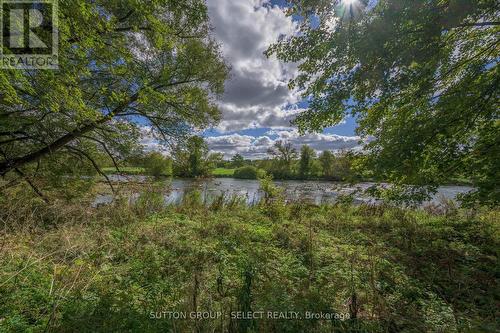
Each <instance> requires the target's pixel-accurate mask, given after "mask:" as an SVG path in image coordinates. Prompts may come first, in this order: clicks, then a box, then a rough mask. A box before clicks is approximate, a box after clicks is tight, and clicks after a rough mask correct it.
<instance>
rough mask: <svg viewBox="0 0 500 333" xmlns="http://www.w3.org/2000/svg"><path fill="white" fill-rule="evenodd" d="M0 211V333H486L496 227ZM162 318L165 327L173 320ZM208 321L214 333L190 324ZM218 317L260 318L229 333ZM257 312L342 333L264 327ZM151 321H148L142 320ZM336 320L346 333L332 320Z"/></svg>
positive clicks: (394, 213)
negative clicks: (199, 316) (203, 315)
mask: <svg viewBox="0 0 500 333" xmlns="http://www.w3.org/2000/svg"><path fill="white" fill-rule="evenodd" d="M265 186H267V187H268V188H267V194H266V196H265V199H264V200H263V201H262V202H261V203H259V204H258V205H256V206H253V207H248V206H246V205H245V204H244V200H241V199H238V198H236V197H233V198H224V197H221V198H219V199H217V200H213V201H212V202H211V203H210V204H205V203H204V200H203V198H201V197H200V196H199V194H196V192H193V193H191V194H189V195H187V196H186V197H185V198H184V200H183V202H182V204H180V205H177V206H169V205H166V204H165V203H164V200H163V197H162V195H161V191H160V190H159V189H158V188H155V187H150V188H147V189H145V191H144V192H143V194H141V195H140V197H139V198H138V199H137V200H136V201H133V202H131V201H129V200H126V199H122V200H115V202H114V203H112V204H111V205H109V206H103V207H99V208H91V207H90V204H88V202H84V201H81V202H79V203H76V202H75V203H72V204H70V203H67V202H61V201H55V202H53V203H51V204H50V205H46V204H45V203H42V202H40V201H39V200H38V199H34V198H30V197H28V196H27V194H26V193H21V192H19V193H16V195H12V196H9V197H2V199H1V202H0V205H1V209H0V219H1V221H2V225H3V229H2V234H1V240H0V251H1V253H2V255H1V256H0V267H1V268H0V331H1V332H4V331H5V332H27V331H30V332H75V331H79V332H458V331H469V332H479V331H481V332H494V331H495V330H496V329H497V328H498V326H497V325H498V323H497V322H496V318H497V316H496V314H497V313H496V304H497V303H496V302H497V301H498V294H497V292H496V289H495V287H496V286H497V280H496V279H497V276H498V275H497V274H498V267H499V265H498V249H499V248H500V247H499V245H500V244H499V237H498V236H499V219H498V211H481V212H477V213H476V214H470V212H467V211H464V210H461V209H456V210H449V211H447V212H446V213H443V212H441V211H428V212H426V211H424V210H405V209H398V208H394V207H386V206H369V205H362V206H359V207H354V206H351V205H347V204H339V205H333V206H316V205H310V204H307V203H301V202H298V203H288V204H285V203H284V201H282V200H281V199H280V195H279V193H278V192H276V191H274V188H273V186H272V184H271V183H269V184H267V185H265ZM163 311H181V312H185V313H187V315H188V318H187V319H186V320H174V319H169V318H168V316H167V317H165V316H166V315H164V314H162V312H163ZM197 311H212V312H217V311H221V312H223V313H224V315H223V316H222V317H220V318H216V319H206V320H196V319H189V316H190V313H191V312H197ZM231 311H244V312H247V311H265V312H266V316H265V317H264V318H263V319H235V318H232V317H231V315H230V314H231ZM267 311H283V312H286V311H294V312H298V313H300V314H301V315H302V316H304V315H305V314H306V312H308V311H309V312H314V313H320V312H323V313H338V314H342V315H343V317H342V318H343V319H344V320H334V319H332V320H316V319H305V318H302V319H289V320H285V319H282V320H274V319H270V318H267ZM152 317H154V318H156V317H162V318H161V319H157V318H156V319H153V318H152ZM347 318H349V319H347Z"/></svg>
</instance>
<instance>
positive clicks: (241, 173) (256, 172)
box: [234, 165, 265, 179]
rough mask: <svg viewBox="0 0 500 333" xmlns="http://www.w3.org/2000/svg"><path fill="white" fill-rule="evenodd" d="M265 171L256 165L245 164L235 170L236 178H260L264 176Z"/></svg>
mask: <svg viewBox="0 0 500 333" xmlns="http://www.w3.org/2000/svg"><path fill="white" fill-rule="evenodd" d="M264 175H265V171H264V170H262V169H257V168H256V167H254V166H250V165H249V166H244V167H241V168H238V169H236V170H234V178H239V179H260V178H262V177H264Z"/></svg>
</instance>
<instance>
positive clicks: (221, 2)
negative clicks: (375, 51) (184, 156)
mask: <svg viewBox="0 0 500 333" xmlns="http://www.w3.org/2000/svg"><path fill="white" fill-rule="evenodd" d="M283 3H284V1H283V0H207V5H208V11H209V16H210V21H211V24H212V26H213V28H214V32H213V33H214V37H215V38H216V39H217V41H218V42H219V43H220V46H221V50H222V53H223V56H224V58H225V60H226V61H227V62H228V63H229V65H230V66H231V73H230V78H229V80H228V81H227V82H226V85H225V93H224V95H223V96H222V98H221V99H220V100H219V101H218V104H219V108H220V110H221V112H222V121H221V122H220V123H219V125H218V126H217V127H215V128H212V129H209V130H207V131H205V132H204V133H203V135H204V137H205V139H206V141H207V142H208V144H209V147H210V149H211V151H213V152H221V153H223V154H224V156H225V158H227V159H229V158H230V157H231V156H233V155H234V154H236V153H239V154H241V155H243V156H244V157H245V158H249V159H259V158H264V157H266V155H267V154H266V152H267V150H268V148H270V147H271V146H272V145H273V144H274V142H275V141H276V140H287V141H290V142H292V144H293V145H294V146H295V147H296V148H297V149H300V146H301V145H303V144H308V145H310V146H311V147H312V148H313V149H315V150H317V151H318V152H319V151H323V150H332V151H338V150H342V149H358V148H359V140H360V138H359V137H357V136H355V133H354V131H355V127H356V122H355V120H354V119H352V118H347V119H345V120H344V121H343V122H342V123H341V124H339V125H338V126H335V127H332V128H328V129H326V130H325V131H324V132H323V133H317V134H307V135H305V136H300V135H299V133H298V131H297V129H296V128H294V127H292V125H291V124H290V121H291V120H293V118H294V116H295V115H296V114H297V113H298V112H301V111H304V110H306V109H307V103H306V102H304V101H303V100H302V98H301V94H300V92H299V91H294V90H289V89H288V81H289V80H290V79H291V78H292V77H294V76H295V75H296V74H297V65H296V64H293V63H283V62H281V61H279V60H277V59H276V58H270V59H268V58H266V57H265V56H264V54H263V53H264V51H265V50H266V49H267V48H268V46H269V45H270V44H272V43H273V42H275V41H276V40H278V38H279V37H280V36H281V35H292V34H294V33H295V32H296V31H297V22H295V21H293V19H292V18H291V17H286V16H285V14H284V12H283V10H282V8H281V7H280V6H282V5H283Z"/></svg>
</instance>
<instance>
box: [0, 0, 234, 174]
mask: <svg viewBox="0 0 500 333" xmlns="http://www.w3.org/2000/svg"><path fill="white" fill-rule="evenodd" d="M59 17H60V20H59V31H60V44H59V64H60V65H59V66H60V68H59V70H57V71H54V70H17V69H16V70H14V69H13V70H9V69H3V70H0V175H2V176H4V175H7V174H8V173H9V174H10V175H14V174H18V175H20V176H22V177H25V178H36V177H37V176H38V175H39V173H36V172H34V171H33V170H35V169H37V170H40V168H34V167H31V166H32V165H34V164H37V163H41V164H44V163H49V162H50V161H51V160H52V159H53V158H52V157H53V156H55V155H65V156H68V155H69V156H72V158H76V159H79V160H84V161H87V162H88V163H89V164H92V165H93V166H94V167H95V168H99V165H98V163H97V161H96V159H95V158H94V154H93V151H95V150H98V151H101V152H104V153H106V154H108V155H109V156H110V158H111V159H112V160H113V161H114V162H115V164H116V162H118V161H117V159H118V158H121V157H123V156H125V155H126V154H127V152H128V151H130V149H131V147H132V146H134V144H136V143H137V140H138V138H139V134H140V133H139V126H142V125H144V124H146V125H149V126H150V127H151V129H152V134H153V135H154V136H155V137H156V138H157V139H159V140H161V141H162V142H170V141H173V139H174V138H182V137H184V136H186V134H187V133H189V131H190V130H191V129H192V128H203V127H206V126H209V125H212V124H214V123H215V122H217V121H218V119H219V117H220V114H219V111H218V108H217V106H216V103H215V99H214V98H216V97H217V96H219V95H220V94H221V93H222V92H223V87H224V81H225V79H226V76H227V73H228V68H227V66H226V65H225V64H224V62H223V60H222V57H221V54H220V51H219V47H218V45H217V43H216V42H215V41H214V40H213V39H212V37H211V35H210V25H209V21H208V14H207V8H206V5H205V1H203V0H186V1H176V0H175V1H174V0H159V1H154V2H147V3H145V2H141V1H125V2H124V1H103V0H97V1H91V2H89V1H84V0H71V1H70V0H60V1H59ZM4 48H5V47H4ZM6 51H8V50H6ZM49 155H50V156H52V157H50V158H49Z"/></svg>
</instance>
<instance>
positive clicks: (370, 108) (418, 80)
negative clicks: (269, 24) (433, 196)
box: [267, 0, 500, 205]
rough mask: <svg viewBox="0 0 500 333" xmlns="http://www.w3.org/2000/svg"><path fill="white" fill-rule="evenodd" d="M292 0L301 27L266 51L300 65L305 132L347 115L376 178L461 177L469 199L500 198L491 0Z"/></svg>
mask: <svg viewBox="0 0 500 333" xmlns="http://www.w3.org/2000/svg"><path fill="white" fill-rule="evenodd" d="M289 3H290V6H289V7H288V8H287V11H288V14H289V15H294V16H296V17H302V18H303V23H302V24H301V25H300V30H301V31H300V33H297V34H295V35H294V36H290V37H288V38H283V39H281V40H280V41H278V42H277V43H276V44H274V45H273V46H271V47H270V49H269V50H268V53H267V54H268V55H271V54H276V55H277V56H278V58H280V59H282V60H285V61H290V62H297V63H300V65H299V75H298V76H297V77H296V78H295V79H293V80H292V81H291V83H290V85H291V87H292V88H299V89H304V96H308V97H309V96H310V97H311V99H310V104H309V108H308V110H307V111H305V112H303V113H302V114H300V115H299V116H298V117H297V119H296V120H295V123H296V124H297V125H298V126H299V128H300V130H301V131H318V130H321V129H322V128H324V127H326V126H330V125H333V124H336V123H338V122H340V121H341V120H342V119H343V118H344V117H345V116H346V115H348V114H353V115H355V116H356V117H357V119H358V123H359V128H358V132H359V134H360V135H361V136H363V137H366V138H368V137H370V138H371V142H370V143H368V144H367V145H366V146H365V153H364V155H363V156H364V158H363V164H364V166H365V167H369V168H371V169H372V170H374V172H375V173H376V174H377V175H380V176H382V177H383V178H385V179H387V180H389V181H392V182H395V183H399V184H414V185H421V186H423V185H426V184H427V185H432V186H433V187H435V186H437V185H438V184H440V183H442V182H444V181H446V180H449V179H450V178H452V177H460V176H467V177H470V178H471V180H472V181H473V183H474V186H475V187H476V188H477V191H476V192H475V194H474V195H473V197H474V199H475V200H477V201H480V202H482V203H485V204H491V205H494V204H495V203H498V202H499V201H500V189H499V188H498V186H495V184H498V183H500V179H499V178H500V172H499V169H498V162H497V161H498V160H499V159H500V123H499V122H498V118H499V111H498V110H500V108H499V104H498V101H499V100H500V99H499V98H498V97H499V92H500V91H499V87H500V75H499V69H498V56H499V53H498V47H499V43H500V40H499V39H498V32H499V25H500V22H499V20H498V2H497V1H494V0H482V1H479V0H465V1H413V0H398V1H393V0H379V1H376V2H372V3H371V4H370V5H367V4H368V1H366V0H356V1H353V2H349V3H350V4H348V2H347V1H339V0H337V1H330V0H328V1H326V0H312V1H310V0H292V1H289Z"/></svg>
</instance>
